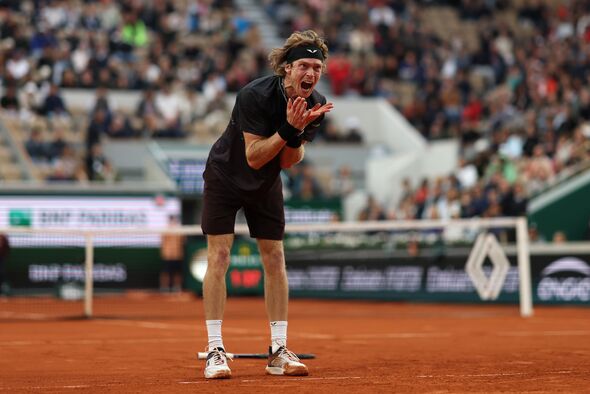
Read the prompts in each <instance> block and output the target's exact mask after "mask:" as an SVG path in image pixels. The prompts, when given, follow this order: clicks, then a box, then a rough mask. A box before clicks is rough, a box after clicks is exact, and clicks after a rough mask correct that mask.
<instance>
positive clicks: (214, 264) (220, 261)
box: [207, 248, 230, 276]
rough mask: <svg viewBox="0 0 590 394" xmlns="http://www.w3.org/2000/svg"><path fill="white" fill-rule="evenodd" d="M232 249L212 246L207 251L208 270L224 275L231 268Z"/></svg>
mask: <svg viewBox="0 0 590 394" xmlns="http://www.w3.org/2000/svg"><path fill="white" fill-rule="evenodd" d="M229 262H230V250H229V249H228V248H211V249H210V250H209V251H208V253H207V271H208V272H210V273H213V274H216V275H219V276H224V275H225V273H226V272H227V269H228V268H229Z"/></svg>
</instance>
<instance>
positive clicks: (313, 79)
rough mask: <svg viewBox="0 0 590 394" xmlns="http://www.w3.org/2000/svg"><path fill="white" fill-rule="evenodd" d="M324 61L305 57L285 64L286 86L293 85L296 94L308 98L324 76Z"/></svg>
mask: <svg viewBox="0 0 590 394" xmlns="http://www.w3.org/2000/svg"><path fill="white" fill-rule="evenodd" d="M322 66H323V64H322V61H321V60H319V59H312V58H309V59H308V58H303V59H299V60H295V61H294V62H293V63H290V64H287V65H286V66H285V72H286V80H287V81H286V86H287V87H291V88H292V89H293V90H291V91H294V92H295V95H296V96H299V97H304V98H308V97H309V96H310V95H311V93H312V92H313V89H314V88H315V85H316V84H317V83H318V81H319V80H320V77H321V76H322Z"/></svg>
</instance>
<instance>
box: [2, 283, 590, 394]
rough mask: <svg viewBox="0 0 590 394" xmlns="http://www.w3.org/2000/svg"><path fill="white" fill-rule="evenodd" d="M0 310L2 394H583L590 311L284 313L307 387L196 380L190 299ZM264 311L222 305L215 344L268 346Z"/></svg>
mask: <svg viewBox="0 0 590 394" xmlns="http://www.w3.org/2000/svg"><path fill="white" fill-rule="evenodd" d="M63 303H64V301H48V302H46V303H41V302H37V303H35V304H31V303H30V301H26V302H21V301H19V300H15V299H10V301H7V300H6V299H4V300H0V327H1V329H0V354H1V357H0V391H2V392H10V393H13V392H14V393H28V392H31V393H37V392H56V393H57V392H59V393H63V392H67V393H70V392H78V391H79V392H86V393H89V392H92V393H98V392H118V393H132V392H134V393H139V392H141V393H148V392H149V393H194V392H239V393H242V392H271V391H273V392H275V390H276V392H299V393H301V392H303V393H311V392H313V393H335V392H336V393H337V392H347V393H349V392H354V393H382V392H396V393H403V392H407V393H423V392H438V393H440V392H453V393H457V392H482V393H484V392H485V393H492V392H515V393H516V392H518V393H522V392H537V393H539V392H545V393H555V392H567V393H576V392H577V393H584V392H585V393H588V392H590V377H589V376H590V309H588V308H566V307H538V306H537V307H536V309H535V316H534V317H532V318H527V319H524V318H521V317H520V316H519V310H518V307H517V306H516V305H502V306H497V305H483V304H480V305H464V304H454V305H438V304H412V303H393V302H357V301H318V300H298V299H294V300H292V301H291V304H290V320H289V345H290V346H289V347H290V348H292V349H293V350H294V351H296V352H298V353H314V354H315V355H316V358H315V359H313V360H307V364H308V366H309V369H310V376H308V377H303V378H294V377H290V378H289V377H276V376H266V375H265V374H264V364H265V361H264V360H255V359H236V360H234V361H233V362H231V363H230V367H231V368H232V371H233V377H232V379H230V380H225V381H207V380H205V379H204V378H203V374H202V368H203V361H198V360H196V353H197V352H198V351H202V350H203V349H204V347H205V344H206V333H205V326H204V322H203V311H202V303H201V300H200V299H199V298H195V297H193V296H192V295H188V294H185V295H182V296H166V295H150V294H132V295H128V296H126V297H116V298H105V299H100V298H99V299H97V301H96V303H95V308H94V310H95V315H96V317H95V318H93V319H89V320H87V319H83V318H79V317H72V316H73V315H72V313H74V314H75V313H78V311H81V306H80V304H78V303H69V304H68V303H66V304H63ZM268 336H269V334H268V327H267V323H266V317H265V312H264V303H263V300H262V298H237V297H234V298H230V299H229V300H228V307H227V314H226V319H225V321H224V341H225V345H226V347H227V348H228V351H231V352H234V353H253V352H254V353H261V352H264V351H265V350H266V347H267V346H268Z"/></svg>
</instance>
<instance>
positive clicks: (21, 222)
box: [8, 208, 33, 227]
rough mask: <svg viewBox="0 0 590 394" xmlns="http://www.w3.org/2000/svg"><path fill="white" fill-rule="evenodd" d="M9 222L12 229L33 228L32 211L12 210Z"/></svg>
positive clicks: (24, 209) (26, 209)
mask: <svg viewBox="0 0 590 394" xmlns="http://www.w3.org/2000/svg"><path fill="white" fill-rule="evenodd" d="M8 216H9V221H10V225H11V226H12V227H31V224H32V216H33V215H32V211H31V209H28V208H15V209H11V210H10V212H9V214H8Z"/></svg>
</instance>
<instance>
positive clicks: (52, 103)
mask: <svg viewBox="0 0 590 394" xmlns="http://www.w3.org/2000/svg"><path fill="white" fill-rule="evenodd" d="M41 113H42V114H43V115H45V116H47V117H50V118H51V117H68V116H69V112H68V110H67V108H66V105H65V103H64V100H63V98H62V97H61V94H60V92H59V87H58V86H57V85H55V84H51V86H50V88H49V93H48V95H47V96H46V97H45V100H44V101H43V105H42V107H41Z"/></svg>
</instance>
